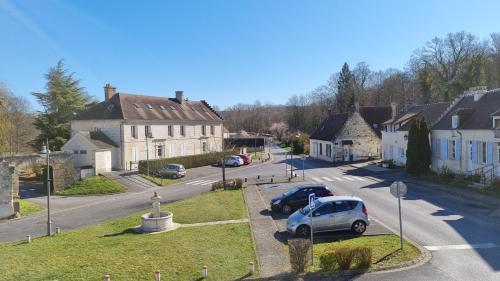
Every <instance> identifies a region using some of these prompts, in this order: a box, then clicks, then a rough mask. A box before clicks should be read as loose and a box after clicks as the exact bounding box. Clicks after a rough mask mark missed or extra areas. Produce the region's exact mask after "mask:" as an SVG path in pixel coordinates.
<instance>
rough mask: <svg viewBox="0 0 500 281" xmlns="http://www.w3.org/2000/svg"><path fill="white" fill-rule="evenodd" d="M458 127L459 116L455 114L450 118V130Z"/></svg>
mask: <svg viewBox="0 0 500 281" xmlns="http://www.w3.org/2000/svg"><path fill="white" fill-rule="evenodd" d="M458 126H460V116H459V115H457V114H455V115H453V116H451V128H452V129H457V128H458Z"/></svg>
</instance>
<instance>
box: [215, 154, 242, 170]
mask: <svg viewBox="0 0 500 281" xmlns="http://www.w3.org/2000/svg"><path fill="white" fill-rule="evenodd" d="M219 164H220V161H219ZM225 164H226V166H233V167H239V166H241V165H243V164H244V161H243V159H242V158H241V157H239V156H237V155H230V156H227V157H226V163H225Z"/></svg>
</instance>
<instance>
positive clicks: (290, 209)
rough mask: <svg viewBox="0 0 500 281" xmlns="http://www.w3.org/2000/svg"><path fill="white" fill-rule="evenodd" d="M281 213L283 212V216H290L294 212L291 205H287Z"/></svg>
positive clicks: (282, 208)
mask: <svg viewBox="0 0 500 281" xmlns="http://www.w3.org/2000/svg"><path fill="white" fill-rule="evenodd" d="M281 211H282V212H283V214H289V213H291V212H292V207H290V205H288V204H285V205H283V207H281Z"/></svg>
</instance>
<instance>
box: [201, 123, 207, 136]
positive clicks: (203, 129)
mask: <svg viewBox="0 0 500 281" xmlns="http://www.w3.org/2000/svg"><path fill="white" fill-rule="evenodd" d="M201 135H202V136H206V135H207V126H205V125H201Z"/></svg>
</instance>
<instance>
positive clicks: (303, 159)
mask: <svg viewBox="0 0 500 281" xmlns="http://www.w3.org/2000/svg"><path fill="white" fill-rule="evenodd" d="M301 159H302V180H303V181H305V180H306V174H305V172H304V171H305V170H304V162H305V161H306V155H305V154H304V155H302V157H301Z"/></svg>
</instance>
